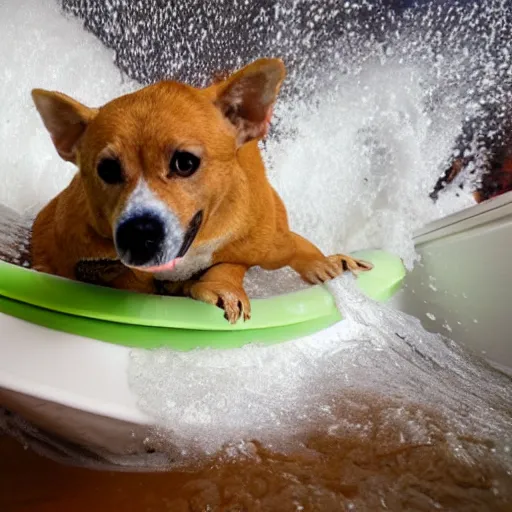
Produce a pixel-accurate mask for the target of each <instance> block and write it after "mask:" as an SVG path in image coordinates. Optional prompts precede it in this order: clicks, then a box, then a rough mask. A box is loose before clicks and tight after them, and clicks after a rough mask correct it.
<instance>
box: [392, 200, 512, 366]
mask: <svg viewBox="0 0 512 512" xmlns="http://www.w3.org/2000/svg"><path fill="white" fill-rule="evenodd" d="M416 246H417V249H418V252H419V254H420V255H421V262H420V263H419V264H418V265H416V267H415V269H414V270H413V271H412V272H411V273H410V274H409V275H408V276H407V278H406V280H405V283H404V284H405V286H404V289H403V290H402V291H401V292H400V294H399V295H398V296H397V298H396V299H395V304H397V305H398V307H399V308H400V309H401V310H403V311H405V312H406V313H409V314H411V315H414V316H416V317H417V318H419V319H420V320H421V322H422V324H423V326H424V327H425V328H426V329H428V330H429V331H433V332H440V333H442V334H445V335H446V336H448V337H450V338H452V339H453V340H455V341H456V342H458V343H460V344H463V345H465V346H466V347H468V348H469V349H471V350H473V351H474V352H476V353H478V354H480V355H482V356H484V357H485V358H487V359H489V360H490V361H491V362H493V363H495V364H496V365H498V366H500V367H505V368H508V369H510V368H512V193H508V194H505V195H503V196H500V197H497V198H495V199H493V200H491V201H488V202H487V203H483V204H480V205H477V206H475V207H472V208H470V209H468V210H466V211H464V212H460V213H458V214H456V215H453V216H450V217H447V218H446V219H443V220H441V221H438V222H436V223H434V224H432V225H430V226H427V227H426V228H425V229H423V230H422V231H421V232H420V233H418V235H417V236H416Z"/></svg>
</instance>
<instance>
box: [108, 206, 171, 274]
mask: <svg viewBox="0 0 512 512" xmlns="http://www.w3.org/2000/svg"><path fill="white" fill-rule="evenodd" d="M164 237H165V230H164V225H163V223H162V221H161V220H160V219H158V217H154V216H153V215H149V214H145V215H140V216H137V217H132V218H130V219H128V220H125V221H124V222H122V223H121V224H120V225H119V226H118V228H117V231H116V247H117V251H118V253H119V256H120V257H121V259H122V260H123V261H124V263H126V264H128V265H133V266H142V265H147V264H149V263H155V259H156V257H157V256H158V254H159V253H160V251H161V249H162V245H163V242H164Z"/></svg>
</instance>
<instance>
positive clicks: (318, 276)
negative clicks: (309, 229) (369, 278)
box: [289, 233, 373, 284]
mask: <svg viewBox="0 0 512 512" xmlns="http://www.w3.org/2000/svg"><path fill="white" fill-rule="evenodd" d="M292 237H293V240H294V242H295V254H294V256H293V257H292V259H291V261H290V263H289V266H290V267H292V268H293V270H295V271H296V272H297V273H298V274H299V275H300V277H302V279H303V280H304V281H306V282H307V283H310V284H319V283H323V282H325V281H328V280H329V279H333V278H334V277H337V276H339V275H340V274H342V273H343V272H344V271H346V270H350V271H351V272H352V273H353V274H358V273H359V272H366V271H368V270H371V269H372V268H373V265H372V264H371V263H368V262H366V261H363V260H356V259H355V258H351V257H350V256H346V255H344V254H334V255H332V256H324V255H323V254H322V252H321V251H320V250H319V249H318V248H317V247H316V246H315V245H313V244H312V243H311V242H309V241H308V240H306V239H305V238H302V237H301V236H300V235H297V234H295V233H292Z"/></svg>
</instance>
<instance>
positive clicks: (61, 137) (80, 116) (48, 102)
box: [32, 89, 98, 164]
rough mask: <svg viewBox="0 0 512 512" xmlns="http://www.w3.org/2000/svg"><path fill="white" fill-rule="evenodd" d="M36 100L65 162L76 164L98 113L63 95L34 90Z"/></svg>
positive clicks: (44, 121)
mask: <svg viewBox="0 0 512 512" xmlns="http://www.w3.org/2000/svg"><path fill="white" fill-rule="evenodd" d="M32 99H33V100H34V103H35V105H36V108H37V110H38V112H39V115H40V116H41V118H42V120H43V123H44V125H45V126H46V129H47V130H48V131H49V132H50V135H51V137H52V141H53V144H54V146H55V149H57V152H58V153H59V155H60V156H61V158H63V159H64V160H67V161H68V162H73V163H75V164H76V156H77V153H76V150H77V145H78V142H79V141H80V138H81V137H82V135H83V134H84V132H85V129H86V128H87V125H88V124H89V123H90V122H91V121H92V120H93V119H94V117H95V116H96V114H97V113H98V110H97V109H94V108H89V107H86V106H85V105H82V104H81V103H79V102H78V101H76V100H74V99H73V98H70V97H69V96H67V95H65V94H62V93H60V92H53V91H45V90H43V89H34V90H33V91H32Z"/></svg>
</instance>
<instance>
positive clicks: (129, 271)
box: [32, 59, 371, 322]
mask: <svg viewBox="0 0 512 512" xmlns="http://www.w3.org/2000/svg"><path fill="white" fill-rule="evenodd" d="M284 76H285V70H284V66H283V64H282V62H281V61H279V60H277V59H260V60H258V61H256V62H254V63H252V64H250V65H249V66H247V67H245V68H243V69H242V70H240V71H238V72H237V73H235V74H234V75H231V76H230V77H228V78H227V79H225V80H222V81H218V82H216V83H214V84H213V85H212V86H210V87H208V88H206V89H195V88H192V87H189V86H187V85H184V84H181V83H177V82H160V83H157V84H154V85H151V86H148V87H146V88H143V89H141V90H139V91H137V92H135V93H132V94H128V95H125V96H122V97H120V98H117V99H115V100H113V101H111V102H109V103H107V104H106V105H105V106H103V107H101V108H100V109H90V108H87V107H85V106H83V105H81V104H80V103H78V102H76V101H75V100H72V99H71V98H69V97H67V96H65V95H63V94H60V93H54V92H48V91H42V90H34V91H33V98H34V101H35V103H36V106H37V108H38V110H39V112H40V114H41V116H42V118H43V121H44V123H45V126H46V127H47V129H48V130H49V131H50V133H51V135H52V139H53V141H54V144H55V146H56V148H57V151H58V152H59V154H60V155H61V157H63V158H65V159H66V160H69V161H72V162H75V163H76V165H77V166H78V168H79V171H78V173H77V174H76V176H75V177H74V178H73V180H72V182H71V184H70V185H69V186H68V187H67V188H66V189H65V190H64V191H63V192H61V193H60V194H59V195H58V196H57V197H56V198H54V199H53V200H52V201H51V202H50V203H49V204H48V205H47V206H46V207H45V208H44V209H43V210H42V211H41V212H40V214H39V215H38V217H37V219H36V221H35V223H34V228H33V239H32V261H33V266H34V267H35V268H36V269H38V270H41V271H44V272H49V273H52V274H57V275H60V276H64V277H67V278H71V279H75V278H77V275H76V266H77V263H78V262H81V261H83V260H86V261H87V260H103V259H106V260H117V259H119V256H118V254H117V252H116V248H115V245H114V242H113V228H114V225H115V222H116V220H117V218H118V216H119V215H120V212H121V211H122V210H123V207H124V205H125V203H126V201H127V199H128V197H129V196H130V194H131V193H132V192H133V190H134V188H135V187H136V186H137V183H139V180H140V179H141V178H143V180H144V182H145V183H146V184H147V186H148V187H149V189H150V190H151V192H152V193H153V194H154V195H155V196H156V197H157V198H158V199H159V200H161V201H162V202H163V203H165V205H168V206H169V208H170V209H171V210H172V211H173V212H174V213H175V214H176V215H177V216H178V218H179V222H180V223H181V225H182V226H183V227H185V226H187V224H188V223H189V222H190V219H191V218H192V217H193V216H194V214H195V213H196V212H197V211H198V210H202V211H203V212H204V217H203V222H202V224H201V228H200V230H199V232H198V234H197V236H196V238H195V240H194V242H193V244H192V246H191V248H190V249H189V251H188V253H187V254H186V255H185V257H184V258H183V260H182V261H181V262H180V266H177V267H176V270H175V275H176V279H173V273H172V272H171V275H170V276H168V278H169V279H170V280H178V281H182V280H185V282H180V283H178V284H176V283H171V284H169V286H168V291H169V293H176V292H179V293H184V294H186V295H188V296H191V297H193V298H195V299H198V300H202V301H205V302H208V303H211V304H215V305H218V306H219V307H222V308H223V309H224V310H225V312H226V317H227V319H228V320H229V321H230V322H236V321H237V320H238V318H239V317H240V316H243V317H244V318H245V319H247V318H249V317H250V303H249V300H248V298H247V295H246V293H245V290H244V288H243V279H244V275H245V273H246V271H247V269H249V268H250V267H252V266H260V267H263V268H265V269H278V268H280V267H283V266H287V265H289V266H291V267H292V268H294V269H295V270H296V271H297V272H298V273H299V274H300V275H301V276H302V278H303V279H305V280H306V281H308V282H310V283H320V282H323V281H326V280H328V279H330V278H333V277H335V276H337V275H339V274H340V273H341V272H343V270H351V271H360V270H368V269H369V268H371V265H369V264H367V263H365V262H358V261H356V260H354V259H352V258H350V257H348V256H344V255H341V254H339V255H335V256H331V257H328V258H327V257H325V256H324V255H323V254H322V253H321V252H320V251H319V250H318V249H317V248H316V247H315V246H314V245H313V244H311V243H310V242H308V241H307V240H305V239H304V238H302V237H300V236H299V235H296V234H294V233H292V232H291V231H290V230H289V227H288V220H287V215H286V210H285V207H284V205H283V203H282V201H281V199H280V198H279V196H278V194H277V193H276V192H275V190H274V189H273V188H272V187H271V185H270V183H269V182H268V180H267V177H266V174H265V168H264V164H263V160H262V158H261V154H260V151H259V148H258V140H259V139H260V138H261V137H263V136H265V134H266V133H267V130H268V125H269V122H270V116H271V112H272V107H273V104H274V102H275V99H276V96H277V93H278V90H279V88H280V86H281V83H282V81H283V79H284ZM177 149H179V150H193V151H194V152H196V153H199V154H200V155H201V167H200V169H199V170H198V171H197V172H196V173H195V174H194V175H192V176H191V177H188V178H176V177H172V176H171V177H169V161H170V159H171V157H172V155H173V153H174V151H176V150H177ZM105 156H115V157H116V158H118V159H119V160H120V162H121V164H122V168H123V172H124V182H123V183H122V184H121V185H108V184H106V183H104V182H102V181H101V180H100V179H99V177H98V175H97V164H98V161H99V159H101V158H102V157H105ZM180 268H181V270H180ZM197 271H203V274H202V276H201V277H199V278H198V279H196V280H190V279H189V278H190V277H191V275H189V274H192V273H195V272H197ZM154 277H155V276H153V275H152V274H150V273H148V272H143V271H140V270H138V269H134V268H131V267H124V266H123V265H121V266H120V267H119V272H118V274H116V275H112V273H110V278H109V279H108V280H107V281H108V282H105V284H108V285H110V286H114V287H117V288H124V289H130V290H134V291H139V292H148V293H153V292H154V291H155V287H154Z"/></svg>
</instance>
